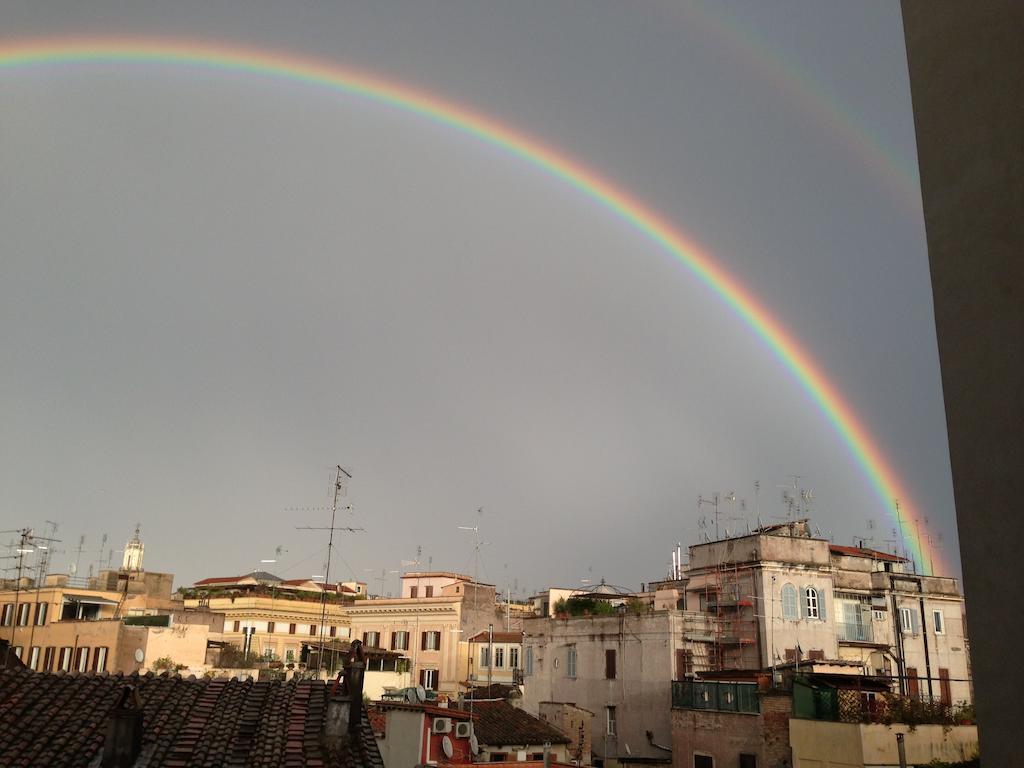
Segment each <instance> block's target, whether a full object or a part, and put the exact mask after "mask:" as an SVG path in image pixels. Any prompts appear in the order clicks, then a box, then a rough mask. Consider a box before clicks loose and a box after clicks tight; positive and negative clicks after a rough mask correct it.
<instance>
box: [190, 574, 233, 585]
mask: <svg viewBox="0 0 1024 768" xmlns="http://www.w3.org/2000/svg"><path fill="white" fill-rule="evenodd" d="M244 578H245V576H211V577H210V578H208V579H200V580H199V581H197V582H196V583H195V584H193V585H192V586H194V587H201V586H204V585H206V584H234V583H235V582H237V581H239V580H241V579H244Z"/></svg>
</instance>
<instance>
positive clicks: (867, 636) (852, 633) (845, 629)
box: [836, 621, 875, 643]
mask: <svg viewBox="0 0 1024 768" xmlns="http://www.w3.org/2000/svg"><path fill="white" fill-rule="evenodd" d="M836 639H837V640H838V641H839V642H841V643H873V642H874V641H875V638H874V633H873V632H872V629H871V624H870V623H868V624H858V623H852V622H845V621H837V622H836Z"/></svg>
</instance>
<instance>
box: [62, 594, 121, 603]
mask: <svg viewBox="0 0 1024 768" xmlns="http://www.w3.org/2000/svg"><path fill="white" fill-rule="evenodd" d="M64 602H66V603H88V604H89V605H117V601H116V600H108V599H107V598H105V597H96V596H95V595H76V594H74V593H71V592H65V593H64Z"/></svg>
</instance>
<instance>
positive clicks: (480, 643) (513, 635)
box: [459, 629, 523, 686]
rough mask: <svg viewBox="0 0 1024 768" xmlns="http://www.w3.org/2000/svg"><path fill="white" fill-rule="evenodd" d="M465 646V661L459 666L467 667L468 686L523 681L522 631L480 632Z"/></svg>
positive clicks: (516, 683) (471, 637)
mask: <svg viewBox="0 0 1024 768" xmlns="http://www.w3.org/2000/svg"><path fill="white" fill-rule="evenodd" d="M466 649H467V652H466V655H465V661H464V662H462V661H460V664H459V666H460V669H464V670H465V672H466V677H465V680H466V681H467V684H468V685H469V686H480V685H491V684H492V683H504V684H507V685H518V684H520V683H522V681H523V670H522V663H521V662H522V656H523V633H522V632H495V631H493V630H491V629H487V630H485V631H483V632H477V633H476V634H475V635H472V636H470V638H469V640H468V641H467V643H466Z"/></svg>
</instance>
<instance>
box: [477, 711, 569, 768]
mask: <svg viewBox="0 0 1024 768" xmlns="http://www.w3.org/2000/svg"><path fill="white" fill-rule="evenodd" d="M461 708H462V709H463V710H464V711H468V712H470V713H471V714H472V717H473V720H472V723H473V734H474V735H475V736H476V739H477V743H478V745H479V751H478V752H477V753H476V762H480V763H502V762H514V763H521V762H526V761H529V760H540V761H543V760H544V759H545V753H547V754H548V755H549V757H548V759H549V760H554V761H556V762H562V763H567V762H569V760H568V745H569V737H568V736H567V735H566V734H564V733H562V731H560V730H558V729H557V728H555V727H554V726H553V725H551V724H550V723H547V722H545V721H544V720H541V719H540V718H538V717H535V716H533V715H531V714H529V713H528V712H524V711H523V710H522V709H519V708H518V707H514V706H513V705H512V704H510V703H509V702H508V701H506V700H504V699H487V700H478V699H472V700H467V701H463V702H462V704H461Z"/></svg>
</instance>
